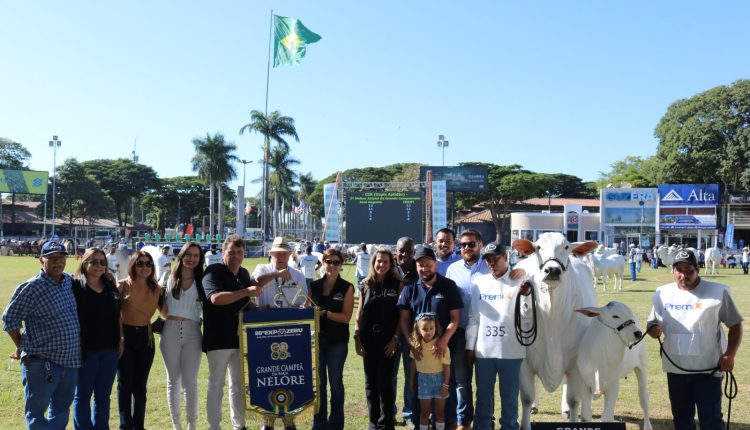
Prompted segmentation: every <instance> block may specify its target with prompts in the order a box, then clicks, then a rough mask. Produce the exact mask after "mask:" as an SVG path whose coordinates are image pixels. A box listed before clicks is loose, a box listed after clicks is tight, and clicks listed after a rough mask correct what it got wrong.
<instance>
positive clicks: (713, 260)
mask: <svg viewBox="0 0 750 430" xmlns="http://www.w3.org/2000/svg"><path fill="white" fill-rule="evenodd" d="M703 257H705V262H706V270H705V272H704V273H706V274H710V275H718V274H719V264H720V263H721V250H720V249H719V248H716V247H713V248H706V252H705V253H704V254H703ZM709 269H710V270H711V272H710V273H709Z"/></svg>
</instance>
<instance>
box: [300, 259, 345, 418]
mask: <svg viewBox="0 0 750 430" xmlns="http://www.w3.org/2000/svg"><path fill="white" fill-rule="evenodd" d="M343 264H344V256H343V255H342V254H341V251H339V250H336V249H333V248H329V249H327V250H326V251H325V252H324V253H323V267H324V268H325V275H324V276H323V277H322V278H320V279H318V280H316V281H313V282H312V283H311V284H310V296H311V298H312V300H313V301H314V303H316V304H317V305H318V307H319V309H320V311H319V312H320V314H319V316H320V335H319V337H318V375H319V379H320V410H319V411H318V413H317V414H315V418H314V420H313V429H314V430H324V429H325V430H328V429H331V430H343V429H344V362H345V361H346V356H347V353H348V352H349V320H351V319H352V312H353V310H354V288H353V287H352V284H351V283H350V282H349V281H346V280H344V278H342V277H341V267H342V265H343ZM326 385H330V386H331V409H330V415H329V414H328V412H329V411H328V402H327V398H326V397H327V392H326Z"/></svg>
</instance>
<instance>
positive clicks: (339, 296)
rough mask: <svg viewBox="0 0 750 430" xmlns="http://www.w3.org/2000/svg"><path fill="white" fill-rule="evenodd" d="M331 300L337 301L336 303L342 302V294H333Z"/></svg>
mask: <svg viewBox="0 0 750 430" xmlns="http://www.w3.org/2000/svg"><path fill="white" fill-rule="evenodd" d="M333 300H338V301H341V300H344V294H342V293H337V294H335V295H334V296H333Z"/></svg>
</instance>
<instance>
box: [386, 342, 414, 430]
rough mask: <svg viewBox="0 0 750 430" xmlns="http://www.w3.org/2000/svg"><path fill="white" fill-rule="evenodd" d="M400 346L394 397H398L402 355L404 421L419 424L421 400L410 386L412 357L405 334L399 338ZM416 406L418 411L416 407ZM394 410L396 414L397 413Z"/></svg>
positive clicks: (396, 364)
mask: <svg viewBox="0 0 750 430" xmlns="http://www.w3.org/2000/svg"><path fill="white" fill-rule="evenodd" d="M399 343H400V347H399V349H398V350H397V351H396V356H395V357H394V358H395V364H394V366H393V381H392V384H391V385H392V386H393V398H394V401H395V399H396V389H397V388H398V362H399V355H400V356H401V365H402V366H403V368H404V407H403V409H401V414H402V416H403V417H404V421H411V422H412V423H414V424H415V425H419V400H418V399H417V395H416V394H417V393H412V392H411V389H410V388H409V372H410V369H411V357H409V353H410V352H411V350H410V349H409V341H408V340H406V339H405V338H404V337H403V336H401V337H400V338H399ZM415 408H416V413H415V411H414V409H415ZM395 412H396V411H394V415H395Z"/></svg>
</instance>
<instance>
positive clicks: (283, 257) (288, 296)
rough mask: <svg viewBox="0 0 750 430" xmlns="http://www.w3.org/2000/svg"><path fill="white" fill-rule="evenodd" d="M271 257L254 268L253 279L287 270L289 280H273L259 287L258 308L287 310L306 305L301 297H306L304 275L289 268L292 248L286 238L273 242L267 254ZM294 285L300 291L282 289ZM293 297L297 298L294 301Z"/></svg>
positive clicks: (279, 238) (278, 238)
mask: <svg viewBox="0 0 750 430" xmlns="http://www.w3.org/2000/svg"><path fill="white" fill-rule="evenodd" d="M268 253H269V255H270V256H271V261H270V262H269V263H265V264H258V265H257V266H255V270H254V271H253V278H255V279H258V278H260V277H261V276H263V275H266V274H268V273H273V272H275V271H279V270H287V271H288V272H289V275H290V277H291V279H289V280H283V279H281V278H275V279H272V280H270V281H269V282H267V283H265V284H262V285H261V287H260V288H261V291H260V295H259V296H258V302H257V305H258V307H259V308H261V309H263V308H266V309H268V308H276V307H279V308H289V307H294V306H301V305H304V304H306V301H303V300H302V298H301V296H302V295H304V296H305V297H307V282H306V281H305V275H304V273H302V272H300V271H299V270H297V269H295V268H293V267H289V257H290V256H291V255H292V248H291V247H290V246H289V243H287V241H286V238H283V237H277V238H275V239H274V240H273V245H271V250H270V251H269V252H268ZM293 285H296V286H297V287H298V288H300V289H301V290H302V291H301V292H299V293H297V292H295V291H293V290H294V289H293V288H282V287H291V286H293ZM294 296H297V299H296V300H295V298H294Z"/></svg>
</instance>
